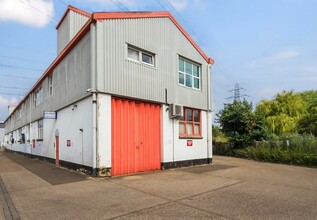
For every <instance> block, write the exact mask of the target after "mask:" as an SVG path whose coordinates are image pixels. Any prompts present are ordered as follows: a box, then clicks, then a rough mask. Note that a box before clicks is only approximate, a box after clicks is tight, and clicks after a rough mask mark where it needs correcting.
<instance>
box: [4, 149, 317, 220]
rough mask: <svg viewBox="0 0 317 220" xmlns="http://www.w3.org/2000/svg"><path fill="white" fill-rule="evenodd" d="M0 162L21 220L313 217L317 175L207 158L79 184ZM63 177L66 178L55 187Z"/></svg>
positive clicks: (26, 164) (31, 165)
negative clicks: (209, 161)
mask: <svg viewBox="0 0 317 220" xmlns="http://www.w3.org/2000/svg"><path fill="white" fill-rule="evenodd" d="M1 155H3V154H2V152H0V164H1V165H2V166H3V167H2V168H1V169H0V171H1V172H0V177H1V178H3V180H4V181H3V182H4V184H5V185H6V188H7V189H8V193H9V194H10V197H11V200H12V202H13V205H14V206H15V207H13V208H15V209H16V210H17V212H18V215H19V216H20V217H21V219H113V218H118V219H226V218H228V219H316V218H315V216H317V213H316V210H317V207H316V205H315V204H317V201H316V198H317V195H316V192H317V190H316V189H317V176H316V175H317V169H310V168H304V167H294V166H286V165H278V164H269V163H260V162H255V161H249V160H242V159H237V158H226V157H214V158H213V162H214V163H213V164H212V165H211V166H196V167H190V168H181V169H174V170H164V171H157V172H152V173H144V174H138V175H130V176H121V177H114V178H105V179H98V178H91V177H86V176H84V177H82V176H81V178H80V180H79V181H77V177H75V178H74V179H73V180H74V181H72V178H70V179H69V180H70V181H68V180H67V178H69V177H68V176H69V174H70V176H72V174H73V172H69V171H68V170H66V169H63V172H55V171H54V169H51V168H52V165H51V164H45V163H43V162H40V161H37V160H32V159H29V158H24V157H22V159H21V157H17V158H16V159H15V160H14V161H13V160H10V159H8V158H7V157H1ZM19 158H20V159H19ZM21 161H22V162H23V163H22V162H21ZM38 162H40V163H38ZM17 163H19V164H20V165H19V164H17ZM47 166H50V167H47ZM6 167H8V170H6ZM53 167H54V166H53ZM54 168H56V169H60V168H57V167H54ZM48 171H50V172H48ZM56 173H57V174H56ZM78 175H81V174H78ZM63 177H65V178H66V179H65V180H62V181H59V182H58V181H57V182H54V178H61V179H63ZM0 209H1V207H0ZM2 217H3V216H2ZM0 219H1V212H0Z"/></svg>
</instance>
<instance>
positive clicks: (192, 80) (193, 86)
mask: <svg viewBox="0 0 317 220" xmlns="http://www.w3.org/2000/svg"><path fill="white" fill-rule="evenodd" d="M180 60H182V61H183V62H184V66H183V71H182V70H181V69H180ZM186 63H188V64H190V65H191V73H188V72H186ZM194 67H198V77H197V76H195V75H194ZM177 73H178V85H180V86H184V87H186V88H191V89H194V90H201V85H202V84H201V64H199V63H196V62H194V61H191V60H188V59H186V58H184V57H181V56H178V72H177ZM180 74H182V75H183V77H184V83H183V84H182V83H180ZM186 76H190V77H191V86H187V85H186ZM195 79H198V80H199V84H198V88H196V87H195Z"/></svg>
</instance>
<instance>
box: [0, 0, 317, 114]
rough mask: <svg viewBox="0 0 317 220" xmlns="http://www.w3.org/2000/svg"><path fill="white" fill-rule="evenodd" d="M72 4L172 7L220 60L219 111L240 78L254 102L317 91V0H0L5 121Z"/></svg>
mask: <svg viewBox="0 0 317 220" xmlns="http://www.w3.org/2000/svg"><path fill="white" fill-rule="evenodd" d="M120 3H121V4H122V5H123V6H124V7H123V6H122V5H120ZM68 4H69V5H72V6H75V7H77V8H80V9H82V10H85V11H87V12H90V13H91V12H93V11H124V10H127V9H128V10H130V11H163V10H168V11H170V12H171V13H172V14H173V15H174V16H175V18H176V19H177V20H178V21H179V22H180V23H181V25H182V26H183V27H184V28H185V29H186V30H187V32H188V33H189V34H190V35H191V36H192V37H193V38H194V40H195V41H196V42H197V43H198V45H200V47H201V48H202V49H203V50H204V51H205V53H206V54H207V55H208V56H210V57H213V58H214V59H215V64H214V66H213V70H212V72H213V100H214V106H213V110H214V112H215V113H217V112H218V111H219V110H220V109H222V108H223V104H224V103H227V102H230V101H231V100H227V99H226V98H227V97H230V96H232V95H233V94H232V93H230V92H229V91H228V90H230V89H233V87H234V84H235V83H239V84H240V86H241V87H243V88H244V89H245V90H242V91H241V93H242V94H247V95H248V97H247V99H248V100H249V101H252V102H253V103H254V104H256V103H258V102H259V101H260V100H261V99H270V98H272V97H273V96H274V95H275V94H276V93H277V92H281V91H283V90H291V89H293V90H295V91H304V90H311V89H317V1H315V0H301V1H299V0H274V1H273V0H266V1H264V0H262V1H260V0H258V1H251V0H239V1H234V0H170V1H168V0H146V1H145V0H70V1H68V0H0V120H5V119H6V117H7V116H8V115H7V106H8V105H10V104H17V102H18V101H19V100H20V99H21V98H23V94H26V93H27V91H28V90H29V89H30V88H31V87H32V85H33V84H34V83H35V82H36V80H37V78H39V76H40V75H41V74H42V73H43V71H44V70H45V69H46V68H47V67H48V66H49V64H50V63H51V62H52V61H53V60H54V58H55V57H56V55H57V54H56V41H57V39H56V30H55V25H56V24H57V22H58V20H59V19H60V18H61V16H62V15H63V13H64V11H65V10H66V7H67V5H68ZM21 95H22V96H21Z"/></svg>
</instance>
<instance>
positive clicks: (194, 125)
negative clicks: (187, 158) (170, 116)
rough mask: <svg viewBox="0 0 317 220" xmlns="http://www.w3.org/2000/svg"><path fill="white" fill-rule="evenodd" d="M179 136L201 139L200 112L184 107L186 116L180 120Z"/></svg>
mask: <svg viewBox="0 0 317 220" xmlns="http://www.w3.org/2000/svg"><path fill="white" fill-rule="evenodd" d="M179 136H181V137H201V119H200V110H197V109H192V108H187V107H184V116H183V117H182V118H180V119H179Z"/></svg>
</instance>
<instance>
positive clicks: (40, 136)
mask: <svg viewBox="0 0 317 220" xmlns="http://www.w3.org/2000/svg"><path fill="white" fill-rule="evenodd" d="M37 138H38V139H43V119H41V120H38V121H37Z"/></svg>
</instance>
